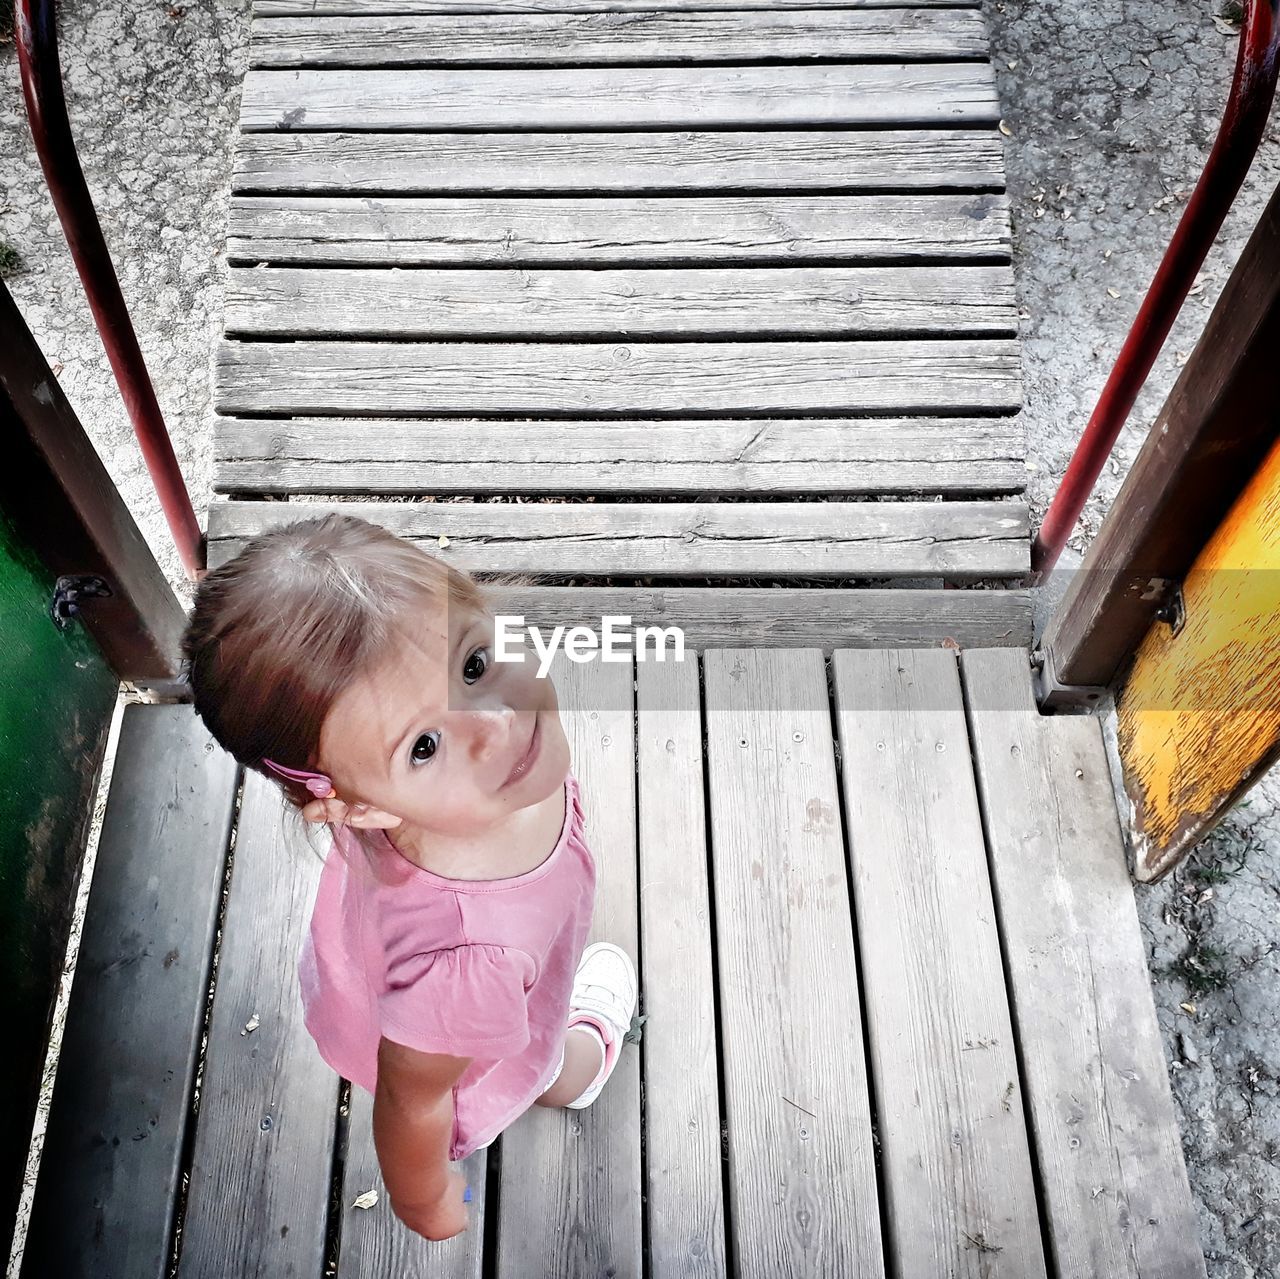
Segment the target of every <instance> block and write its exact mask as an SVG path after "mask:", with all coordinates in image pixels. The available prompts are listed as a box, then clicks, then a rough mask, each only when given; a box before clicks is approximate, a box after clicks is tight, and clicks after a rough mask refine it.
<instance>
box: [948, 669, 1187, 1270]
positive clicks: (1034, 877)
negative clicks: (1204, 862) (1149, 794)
mask: <svg viewBox="0 0 1280 1279" xmlns="http://www.w3.org/2000/svg"><path fill="white" fill-rule="evenodd" d="M962 666H963V671H964V682H965V690H966V697H967V700H968V708H969V723H970V726H971V731H972V735H973V743H974V751H975V755H976V759H977V766H978V769H977V771H978V782H979V786H980V789H981V794H982V800H983V807H984V814H985V818H986V823H987V837H988V841H989V847H990V860H991V871H992V878H993V883H994V887H995V893H996V901H997V904H998V907H999V911H1000V920H1001V930H1002V932H1003V935H1004V941H1005V957H1006V962H1007V965H1008V972H1009V982H1010V989H1011V993H1012V996H1013V1008H1014V1012H1015V1017H1016V1023H1017V1033H1018V1038H1019V1040H1020V1042H1021V1046H1022V1060H1023V1065H1024V1069H1025V1071H1026V1076H1025V1084H1026V1092H1027V1104H1028V1109H1029V1111H1030V1113H1031V1118H1032V1123H1033V1126H1034V1129H1035V1136H1036V1152H1037V1158H1038V1162H1039V1167H1040V1182H1041V1187H1042V1195H1043V1199H1044V1206H1045V1214H1046V1220H1047V1225H1048V1234H1049V1242H1050V1244H1051V1247H1052V1253H1053V1258H1054V1262H1055V1270H1056V1273H1057V1274H1059V1275H1107V1276H1115V1279H1139V1276H1148V1275H1160V1276H1161V1277H1162V1279H1165V1277H1167V1279H1201V1277H1202V1276H1203V1275H1204V1274H1205V1266H1204V1258H1203V1257H1202V1255H1201V1253H1200V1249H1199V1246H1198V1244H1197V1242H1196V1222H1195V1216H1194V1212H1193V1209H1192V1205H1191V1197H1190V1192H1189V1190H1188V1187H1187V1178H1186V1169H1185V1165H1184V1164H1183V1159H1182V1147H1181V1143H1180V1139H1179V1135H1178V1127H1177V1123H1176V1120H1175V1117H1174V1111H1173V1101H1172V1097H1171V1095H1170V1091H1169V1081H1168V1076H1167V1075H1166V1067H1165V1061H1164V1049H1163V1047H1162V1044H1161V1040H1160V1032H1159V1028H1158V1026H1157V1023H1156V1015H1155V1008H1154V1005H1153V1002H1152V998H1151V983H1150V977H1149V974H1148V972H1147V964H1146V955H1145V948H1144V945H1143V939H1142V934H1141V931H1140V929H1139V926H1138V918H1137V912H1136V910H1135V908H1134V901H1133V889H1132V886H1131V885H1130V883H1129V877H1128V874H1127V872H1126V870H1125V859H1124V848H1123V844H1122V841H1121V836H1120V829H1119V824H1118V822H1117V819H1116V809H1115V801H1114V798H1113V794H1112V789H1111V782H1110V780H1109V776H1108V767H1107V760H1106V755H1105V751H1104V747H1103V742H1102V734H1101V731H1100V727H1099V723H1098V720H1097V719H1095V718H1090V717H1086V716H1075V715H1058V716H1049V717H1043V716H1041V715H1039V714H1038V713H1037V710H1036V706H1035V703H1034V700H1033V698H1032V695H1031V680H1030V671H1029V668H1028V663H1027V660H1026V655H1025V654H1019V653H1018V652H1017V651H1016V650H1007V651H1000V652H995V651H992V652H983V651H976V652H971V653H966V654H965V655H964V656H963V658H962Z"/></svg>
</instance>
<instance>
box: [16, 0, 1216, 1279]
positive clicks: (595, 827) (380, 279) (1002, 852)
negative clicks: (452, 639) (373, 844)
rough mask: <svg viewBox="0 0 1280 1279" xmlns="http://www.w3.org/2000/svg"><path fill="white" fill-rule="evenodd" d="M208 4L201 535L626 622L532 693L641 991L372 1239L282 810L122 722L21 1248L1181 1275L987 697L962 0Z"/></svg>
mask: <svg viewBox="0 0 1280 1279" xmlns="http://www.w3.org/2000/svg"><path fill="white" fill-rule="evenodd" d="M256 14H257V17H256V18H255V22H254V31H253V40H252V44H251V49H250V56H251V63H252V66H251V70H250V71H249V74H248V78H247V80H246V82H245V90H244V99H243V108H242V118H241V123H242V130H243V131H242V134H241V137H240V142H239V148H238V152H237V158H236V167H235V178H234V195H233V200H232V213H231V226H230V234H229V255H230V258H231V262H232V267H231V277H230V284H229V290H228V296H227V309H226V337H225V340H224V341H223V342H222V343H221V345H220V347H219V351H218V357H217V405H218V409H219V413H220V417H219V420H218V424H217V434H216V449H217V458H218V461H217V481H216V482H217V487H218V489H219V490H220V491H221V493H222V494H224V497H225V500H223V501H220V502H217V503H215V504H214V506H213V508H212V510H211V514H210V559H211V562H212V563H213V564H217V563H219V562H222V561H224V560H225V559H226V558H227V557H229V556H231V555H233V554H234V553H235V551H236V550H237V548H238V547H239V546H241V545H243V543H244V541H245V540H246V539H247V538H249V537H251V536H253V535H254V534H255V533H257V532H260V531H262V530H263V529H266V528H268V527H271V526H273V525H275V524H276V523H278V522H280V521H284V520H290V519H293V518H297V517H298V516H300V515H303V514H305V513H308V512H312V511H316V510H328V509H333V508H334V507H335V506H337V505H339V504H341V505H342V508H343V509H345V510H348V511H353V512H357V513H360V514H363V515H365V516H367V517H369V518H372V519H375V520H378V521H379V522H381V523H383V524H385V525H386V526H388V527H390V528H392V529H394V530H395V531H396V532H398V533H401V534H403V535H405V536H407V537H409V538H411V539H414V540H416V541H418V542H421V543H422V544H423V545H425V546H427V547H429V548H431V549H433V550H434V551H435V552H436V553H438V554H441V555H444V556H447V557H449V558H451V559H452V560H454V561H455V562H456V563H458V564H459V565H462V566H465V567H467V568H470V569H472V570H474V571H476V572H477V573H480V574H482V575H483V574H488V573H497V572H503V571H508V570H517V571H523V572H527V573H529V574H532V575H533V576H534V577H535V578H536V579H537V580H538V582H539V584H538V585H536V586H534V587H530V588H520V589H515V588H508V599H509V602H510V604H511V605H512V607H513V608H514V609H516V610H518V611H521V612H523V613H525V615H526V617H527V618H528V619H529V620H530V621H531V622H536V623H539V624H543V623H546V622H551V623H567V624H572V623H576V622H591V621H593V620H594V621H595V622H596V624H597V625H598V619H599V617H600V614H601V613H602V612H610V613H627V614H630V615H631V616H632V617H634V618H635V619H637V621H640V620H643V622H644V623H646V624H652V623H656V622H661V623H664V624H670V623H677V624H679V625H681V626H683V627H684V629H685V634H686V637H687V640H688V643H689V646H690V649H691V652H690V655H689V657H688V659H687V660H686V661H684V662H682V663H667V664H655V663H653V662H641V663H638V664H625V663H624V664H609V665H604V664H591V665H587V666H580V665H572V664H567V663H565V662H563V661H561V663H560V667H559V670H558V671H557V672H556V676H555V677H556V683H557V688H558V690H559V693H560V702H561V706H562V711H563V714H564V718H565V721H566V728H567V730H568V733H569V737H570V742H571V747H572V751H573V769H574V772H575V774H576V775H577V776H578V778H579V780H580V781H581V784H582V791H583V798H584V806H585V809H586V814H587V834H588V839H589V842H590V844H591V846H592V848H593V849H594V851H595V853H596V856H597V860H598V865H599V876H600V896H599V905H598V909H597V916H596V924H595V927H596V934H597V936H599V937H603V938H608V939H609V940H611V941H614V942H617V943H619V944H621V945H623V946H624V947H626V948H627V949H628V950H630V951H631V952H632V953H633V954H634V955H636V956H637V958H638V961H639V968H640V973H641V984H642V992H641V1001H642V1002H641V1007H642V1011H643V1012H644V1014H645V1015H646V1017H647V1018H648V1020H647V1022H646V1023H645V1025H644V1028H643V1039H642V1043H641V1044H640V1046H639V1047H637V1048H628V1049H626V1050H625V1051H624V1056H623V1059H622V1062H621V1064H620V1066H619V1069H618V1071H617V1072H616V1074H615V1076H614V1077H613V1079H612V1080H611V1081H610V1084H609V1086H608V1088H607V1089H606V1090H605V1092H604V1093H603V1095H602V1097H601V1099H600V1101H599V1102H597V1104H596V1105H595V1106H593V1107H592V1108H591V1109H590V1110H588V1111H585V1112H548V1111H541V1110H536V1109H535V1110H534V1111H532V1112H530V1113H529V1114H528V1115H526V1116H524V1117H523V1118H522V1119H521V1120H520V1121H519V1122H518V1123H517V1124H516V1125H515V1126H513V1127H512V1128H511V1129H510V1130H508V1132H507V1133H505V1134H504V1135H503V1136H502V1137H501V1138H500V1139H499V1141H498V1142H497V1143H495V1145H494V1146H493V1147H492V1148H490V1149H489V1150H488V1151H481V1152H477V1154H476V1155H474V1156H472V1158H471V1159H470V1160H469V1165H468V1173H469V1178H470V1182H471V1186H472V1191H473V1196H474V1199H473V1208H472V1226H471V1229H470V1231H469V1232H468V1233H467V1234H466V1235H465V1236H462V1237H460V1238H458V1239H456V1240H454V1241H451V1242H449V1243H448V1244H444V1245H428V1244H425V1243H424V1242H423V1241H421V1240H420V1239H418V1238H417V1237H416V1236H413V1235H411V1234H410V1233H408V1232H407V1231H406V1230H404V1229H403V1228H402V1227H401V1226H400V1225H399V1224H398V1223H397V1221H396V1219H395V1218H394V1216H393V1215H392V1213H391V1212H390V1209H389V1205H388V1203H387V1202H386V1199H385V1196H383V1195H382V1194H381V1193H380V1191H381V1188H380V1183H379V1179H378V1171H377V1163H376V1158H375V1154H374V1149H373V1143H372V1137H371V1132H370V1111H371V1102H370V1099H369V1098H368V1097H367V1096H366V1095H364V1094H363V1093H361V1092H360V1091H359V1090H358V1089H356V1090H350V1089H348V1088H347V1087H346V1086H345V1085H343V1084H341V1083H340V1081H339V1080H338V1079H337V1078H336V1077H335V1076H334V1075H333V1074H332V1073H331V1072H330V1071H329V1069H328V1068H327V1067H326V1066H325V1065H324V1064H323V1062H322V1061H321V1059H320V1057H319V1055H318V1054H317V1052H316V1051H315V1048H314V1045H313V1044H312V1042H311V1040H310V1038H309V1036H308V1035H307V1033H306V1031H305V1029H304V1027H303V1025H302V1020H301V1007H300V1001H299V997H298V990H297V977H296V961H297V954H298V949H299V945H300V941H301V938H302V935H303V930H304V928H305V927H306V923H307V920H308V918H309V914H310V905H311V898H312V894H313V892H314V887H315V883H316V879H317V876H318V872H319V865H320V863H319V860H318V858H317V857H316V856H315V851H316V850H314V849H311V848H309V847H308V846H307V845H306V843H305V841H304V840H303V839H302V837H301V835H300V834H299V832H297V831H296V830H294V829H293V828H292V827H289V826H287V825H285V824H282V814H281V804H280V800H279V796H278V794H277V793H276V791H275V789H274V788H273V787H272V786H271V785H269V784H268V783H266V782H265V781H264V780H263V779H262V778H261V777H259V776H258V775H257V774H252V773H251V774H247V775H246V774H243V773H242V772H241V771H240V770H238V769H237V768H236V767H235V766H234V764H233V763H232V762H231V761H230V760H228V759H227V758H226V757H225V756H223V755H222V754H221V753H220V752H219V751H217V750H216V749H215V748H214V745H213V743H212V742H211V741H209V740H208V739H207V737H206V736H205V734H204V733H203V731H202V730H201V729H200V727H199V726H198V724H197V723H196V721H195V719H194V717H193V714H192V712H191V711H190V709H189V708H186V707H181V706H138V707H133V708H131V709H130V710H129V711H128V713H127V715H126V718H125V723H124V728H123V734H122V739H121V748H120V756H119V762H118V764H117V767H116V773H115V776H114V778H113V783H112V793H111V799H110V803H109V805H108V809H107V817H106V824H105V827H104V831H103V836H102V845H101V851H100V854H99V862H98V870H97V873H96V876H95V880H94V884H93V890H92V897H91V901H90V906H89V917H88V921H87V923H86V927H85V932H84V940H83V947H82V952H81V960H80V966H79V970H78V972H77V976H76V980H75V986H74V989H73V993H72V1003H71V1010H70V1015H69V1019H68V1029H67V1037H66V1041H65V1046H64V1050H63V1056H62V1060H61V1064H60V1067H59V1072H58V1079H57V1085H56V1090H55V1096H54V1104H53V1111H52V1118H51V1121H50V1127H49V1132H48V1137H47V1141H46V1146H45V1153H44V1159H43V1163H42V1165H41V1172H40V1181H39V1185H38V1189H37V1196H36V1205H35V1210H34V1214H33V1218H32V1225H31V1234H30V1237H29V1242H28V1247H27V1254H26V1258H25V1262H24V1267H23V1276H24V1279H44V1277H45V1276H48V1275H57V1276H59V1279H103V1277H104V1276H107V1277H110V1279H117V1277H120V1279H134V1277H135V1276H138V1277H141V1279H153V1277H154V1279H169V1276H171V1275H174V1274H176V1275H177V1276H180V1277H181V1279H241V1277H252V1279H281V1277H283V1276H306V1277H308V1279H321V1276H324V1277H325V1279H330V1277H334V1276H336V1277H337V1279H365V1277H367V1276H375V1275H378V1276H381V1275H386V1276H394V1277H395V1279H605V1277H606V1276H608V1277H611V1279H642V1277H644V1279H697V1277H706V1279H717V1277H719V1276H727V1275H736V1276H743V1277H745V1279H777V1277H779V1276H794V1279H828V1277H831V1279H874V1277H875V1276H895V1277H897V1279H1037V1277H1038V1276H1039V1277H1046V1279H1047V1276H1050V1275H1052V1276H1054V1279H1149V1277H1150V1276H1159V1277H1160V1279H1202V1277H1203V1275H1204V1273H1205V1271H1204V1263H1203V1259H1202V1257H1201V1255H1200V1252H1199V1250H1198V1248H1197V1245H1196V1240H1195V1222H1194V1218H1193V1214H1192V1208H1191V1202H1190V1194H1189V1191H1188V1187H1187V1180H1186V1174H1185V1170H1184V1166H1183V1162H1182V1154H1181V1148H1180V1144H1179V1137H1178V1131H1177V1127H1176V1124H1175V1120H1174V1114H1173V1107H1172V1100H1171V1097H1170V1093H1169V1086H1168V1080H1167V1076H1166V1073H1165V1063H1164V1058H1163V1052H1162V1047H1161V1041H1160V1036H1159V1032H1158V1028H1157V1024H1156V1019H1155V1012H1154V1008H1153V1004H1152V998H1151V992H1150V986H1149V982H1148V974H1147V969H1146V963H1145V955H1144V949H1143V943H1142V937H1141V935H1140V932H1139V929H1138V922H1137V917H1136V912H1135V910H1134V903H1133V896H1132V890H1131V887H1130V882H1129V878H1128V874H1127V872H1126V868H1125V863H1124V854H1123V849H1122V845H1121V838H1120V830H1119V825H1118V822H1117V819H1116V814H1115V808H1114V803H1113V799H1112V793H1111V788H1110V783H1109V781H1108V772H1107V764H1106V759H1105V754H1104V750H1103V744H1102V739H1101V734H1100V731H1099V726H1098V723H1097V721H1096V720H1092V719H1087V718H1082V717H1059V718H1043V717H1041V716H1040V715H1039V714H1038V713H1037V711H1036V708H1035V705H1034V703H1033V700H1032V696H1031V671H1030V663H1029V660H1028V653H1027V651H1026V649H1027V647H1028V646H1029V643H1030V639H1031V629H1030V599H1029V597H1028V594H1027V593H1026V592H1025V591H1023V590H1020V589H1018V588H1017V587H1016V585H1014V584H1015V583H1016V582H1017V580H1018V579H1019V578H1020V577H1021V576H1022V575H1023V574H1024V573H1025V571H1026V569H1027V567H1028V516H1027V510H1026V506H1025V504H1024V502H1023V501H1022V498H1021V490H1022V485H1023V479H1024V453H1023V443H1022V439H1021V436H1020V429H1019V425H1018V418H1017V409H1018V407H1019V401H1020V390H1019V384H1018V349H1017V343H1016V314H1015V310H1014V298H1013V289H1012V279H1011V273H1010V264H1009V217H1008V208H1007V205H1006V202H1005V199H1004V196H1003V194H1002V191H1003V174H1002V169H1001V158H1000V135H999V132H998V129H997V122H998V117H999V111H998V106H997V102H996V96H995V91H994V82H993V77H992V74H991V69H990V66H989V65H988V63H987V61H986V44H985V35H984V32H983V28H982V21H981V16H980V14H979V12H978V10H977V8H976V7H970V6H967V5H965V4H962V3H936V4H935V3H929V2H921V3H915V4H903V5H902V6H901V7H899V8H888V7H880V6H877V5H871V4H867V5H863V4H859V3H857V2H856V0H803V3H802V2H801V0H794V2H792V0H508V2H507V3H497V2H496V0H257V4H256ZM957 584H959V585H968V586H970V587H971V588H973V589H965V590H953V589H946V590H944V589H942V588H943V587H944V586H950V585H957ZM979 588H980V589H979ZM957 648H962V649H964V650H965V651H964V652H963V653H961V654H957V653H956V651H955V650H956V649H957ZM828 654H829V655H830V656H829V657H828ZM370 1192H373V1193H372V1194H371V1193H370Z"/></svg>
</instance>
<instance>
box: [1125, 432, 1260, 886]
mask: <svg viewBox="0 0 1280 1279" xmlns="http://www.w3.org/2000/svg"><path fill="white" fill-rule="evenodd" d="M1183 595H1184V598H1185V601H1186V624H1185V625H1184V627H1183V629H1182V630H1181V631H1180V632H1179V633H1178V634H1177V635H1173V634H1172V632H1171V630H1170V628H1169V627H1168V626H1167V625H1165V624H1164V623H1157V624H1156V625H1155V626H1153V627H1152V629H1151V631H1150V632H1149V633H1148V635H1147V637H1146V639H1145V640H1144V641H1143V643H1142V646H1141V647H1140V648H1139V650H1138V655H1137V658H1136V660H1135V663H1134V667H1133V671H1132V674H1131V675H1130V677H1129V680H1128V682H1127V684H1126V686H1125V689H1124V692H1123V694H1122V697H1121V700H1120V705H1119V742H1120V756H1121V760H1122V762H1123V765H1124V775H1125V786H1126V789H1127V790H1128V792H1129V796H1130V799H1131V800H1132V802H1133V805H1134V814H1133V817H1134V829H1135V831H1136V848H1135V852H1136V863H1137V867H1136V869H1137V874H1138V877H1139V878H1140V879H1155V878H1158V877H1159V876H1161V875H1163V874H1164V873H1165V872H1166V871H1167V870H1169V869H1170V867H1172V866H1173V865H1174V863H1175V862H1177V861H1178V860H1179V859H1180V858H1181V857H1182V856H1183V855H1184V854H1185V853H1186V852H1187V851H1188V850H1189V849H1190V848H1191V847H1192V845H1194V844H1195V842H1196V841H1197V840H1198V839H1199V838H1200V837H1201V836H1202V835H1203V834H1204V833H1205V832H1206V831H1207V830H1208V829H1209V828H1210V827H1211V826H1212V825H1213V823H1214V822H1215V821H1217V819H1218V818H1219V817H1221V816H1222V814H1223V813H1224V812H1226V810H1227V809H1228V808H1229V807H1230V805H1231V803H1232V802H1233V801H1234V800H1235V799H1236V798H1237V797H1238V796H1239V795H1240V794H1242V793H1243V791H1244V790H1245V789H1247V788H1248V786H1249V785H1251V784H1252V782H1253V781H1254V780H1256V778H1257V777H1258V776H1259V775H1260V773H1261V772H1262V771H1264V769H1265V767H1266V765H1267V764H1268V763H1270V762H1271V761H1272V760H1273V759H1274V758H1275V756H1276V752H1277V750H1278V749H1280V443H1278V444H1277V445H1276V446H1275V448H1273V449H1272V451H1271V454H1270V456H1269V457H1268V458H1267V460H1266V462H1265V463H1264V464H1263V466H1262V468H1261V469H1260V470H1259V472H1258V474H1257V475H1256V476H1254V478H1253V480H1252V481H1251V483H1250V484H1249V487H1248V488H1247V489H1246V490H1245V491H1244V493H1242V494H1241V496H1240V497H1239V498H1238V499H1237V501H1236V503H1235V505H1234V506H1233V507H1232V509H1231V511H1230V512H1229V514H1228V515H1227V517H1226V519H1225V520H1224V521H1223V522H1222V524H1221V525H1220V526H1219V528H1218V530H1217V532H1215V534H1214V535H1213V537H1212V538H1211V539H1210V541H1209V543H1208V544H1207V545H1206V546H1205V548H1204V550H1203V551H1202V552H1201V553H1200V556H1199V557H1198V559H1197V560H1196V562H1195V564H1194V566H1193V567H1192V570H1191V572H1190V574H1189V575H1188V577H1187V580H1186V582H1185V584H1184V587H1183Z"/></svg>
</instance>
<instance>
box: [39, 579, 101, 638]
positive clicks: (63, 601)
mask: <svg viewBox="0 0 1280 1279" xmlns="http://www.w3.org/2000/svg"><path fill="white" fill-rule="evenodd" d="M110 594H111V587H110V586H108V585H107V583H106V579H105V578H101V577H94V576H92V575H90V574H82V575H80V576H67V577H60V578H58V580H57V581H56V582H55V583H54V585H53V599H52V600H51V601H50V602H49V616H50V617H51V618H53V624H54V625H55V626H56V627H57V628H58V629H59V630H60V631H65V630H66V629H67V627H69V626H70V625H71V623H72V622H73V621H74V620H75V619H76V618H77V617H79V616H80V602H81V601H82V600H87V599H102V598H104V597H105V596H108V595H110Z"/></svg>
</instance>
